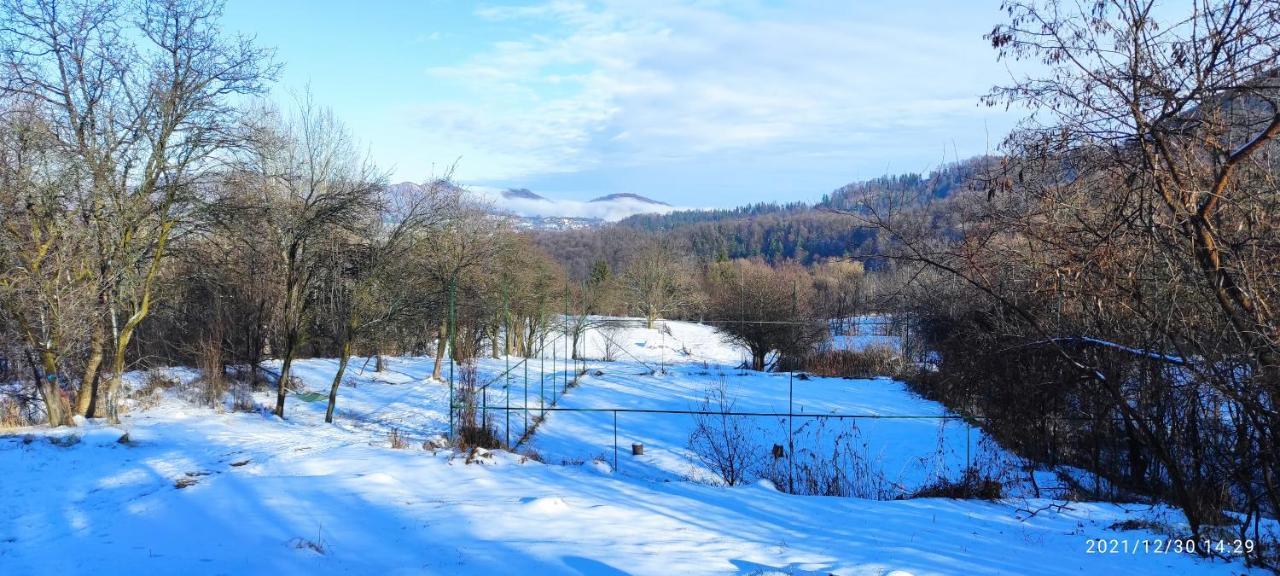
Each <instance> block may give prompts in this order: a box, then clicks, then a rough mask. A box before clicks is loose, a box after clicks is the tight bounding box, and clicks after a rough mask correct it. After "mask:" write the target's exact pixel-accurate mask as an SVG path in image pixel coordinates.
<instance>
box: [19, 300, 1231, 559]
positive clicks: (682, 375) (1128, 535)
mask: <svg viewBox="0 0 1280 576" xmlns="http://www.w3.org/2000/svg"><path fill="white" fill-rule="evenodd" d="M665 326H666V327H667V329H666V330H662V329H654V330H649V329H645V328H643V327H642V326H639V325H632V326H627V327H621V328H606V329H603V330H598V331H594V332H593V333H592V334H589V335H588V338H587V341H586V342H585V344H584V345H583V347H582V349H581V350H582V352H583V354H582V355H583V356H586V357H588V358H601V357H603V356H604V355H605V348H606V346H605V345H604V342H605V340H606V337H607V338H609V339H612V340H613V341H614V342H616V343H617V344H616V345H615V346H611V347H610V348H612V350H611V352H612V355H613V356H614V357H615V358H616V361H614V362H604V361H600V360H590V361H588V362H586V363H585V364H586V369H587V370H588V372H587V374H586V375H585V376H584V377H582V378H581V380H580V381H579V383H578V385H577V386H575V387H573V388H572V389H570V390H569V391H568V392H567V394H563V393H562V392H561V390H560V388H559V387H558V386H563V384H564V382H565V380H566V379H568V378H572V376H570V373H571V372H572V371H573V368H574V366H573V365H572V364H569V365H566V364H565V363H564V362H563V360H562V358H563V347H561V348H554V345H555V342H553V343H552V344H550V345H549V346H548V350H547V358H545V359H542V358H537V359H533V360H531V361H529V362H527V363H522V361H523V359H520V358H502V359H485V360H483V361H481V363H480V367H479V372H480V378H479V379H480V381H481V382H491V384H490V388H489V389H490V392H489V393H488V395H487V399H486V400H487V404H488V405H489V406H495V407H497V406H500V407H502V408H503V410H502V411H493V412H491V413H490V414H489V417H490V418H492V419H493V420H492V421H493V422H494V423H495V424H496V425H498V427H499V433H500V435H505V433H506V431H505V430H504V429H503V427H505V425H506V422H507V414H508V412H507V411H506V410H505V408H506V406H507V405H508V404H507V402H508V398H507V395H506V394H504V390H503V388H504V387H505V388H506V390H507V391H509V392H510V405H511V406H512V407H513V410H512V411H511V412H510V417H511V427H512V435H513V438H514V437H519V436H520V435H521V434H522V433H523V432H524V430H525V427H524V426H525V424H524V422H525V415H526V412H525V411H524V410H523V408H524V407H525V406H526V404H525V398H526V397H527V398H528V404H527V406H528V407H529V411H528V414H529V416H530V418H531V419H532V418H534V417H536V416H537V415H539V414H540V410H539V408H540V407H542V406H544V405H545V406H548V407H549V406H551V400H552V398H553V396H554V398H555V399H556V400H557V404H556V406H558V407H562V408H607V409H613V408H630V409H646V410H647V409H672V410H686V409H690V408H698V407H699V406H700V405H701V402H702V400H703V397H704V394H705V392H706V390H707V389H708V387H714V386H718V385H720V383H721V382H723V385H724V387H725V389H726V390H727V391H728V394H729V396H730V397H732V398H734V399H735V400H736V403H735V405H734V409H735V410H739V411H751V412H768V413H785V412H786V411H787V407H788V397H789V396H790V395H793V396H794V406H795V411H796V413H798V414H805V415H808V414H818V413H839V414H846V415H882V416H887V415H914V416H921V415H923V416H930V415H933V416H941V415H944V414H945V411H944V410H943V409H942V408H941V407H940V406H938V405H936V404H933V403H930V402H927V401H924V400H921V399H919V398H916V397H914V396H912V395H911V394H910V393H908V392H907V391H906V390H905V389H904V388H903V386H902V385H901V384H900V383H897V382H893V381H891V380H886V379H877V380H841V379H819V378H814V379H808V380H803V379H795V380H790V379H789V377H788V376H787V375H785V374H760V373H752V372H746V371H742V370H740V369H737V368H736V366H737V365H738V364H739V363H740V362H741V361H742V358H743V353H742V351H741V350H738V349H737V348H735V347H733V346H731V345H728V344H726V343H724V342H723V340H722V338H721V337H720V336H719V334H717V333H716V332H715V331H714V330H713V329H711V328H709V327H706V326H700V325H696V324H687V323H678V322H671V323H666V324H665ZM552 349H555V350H557V353H556V357H555V360H554V361H553V359H552V357H551V350H552ZM364 364H365V362H364V360H363V359H357V360H353V362H352V367H351V375H350V377H349V380H350V385H347V386H344V387H343V388H342V390H341V396H340V398H339V404H338V406H339V411H338V422H337V423H335V424H333V425H326V424H324V423H323V413H324V401H323V400H314V401H310V402H309V401H306V400H305V399H304V397H302V396H291V397H290V398H289V405H288V411H289V414H290V415H289V418H288V419H287V420H286V421H283V422H282V421H280V420H278V419H276V418H274V417H272V416H270V415H269V414H266V413H264V412H255V413H225V412H215V411H213V410H211V409H207V408H196V407H193V406H191V405H190V404H188V403H186V402H183V401H182V400H180V399H179V398H177V397H176V395H175V394H162V395H161V398H160V399H159V400H158V402H157V403H155V404H153V405H150V406H149V407H146V408H140V409H138V410H135V411H134V412H132V413H131V414H130V415H129V416H128V417H127V419H126V421H125V422H124V423H123V424H122V425H121V426H120V427H119V428H111V427H106V426H104V425H102V424H100V423H89V424H88V425H86V426H83V427H81V428H78V429H74V430H69V429H61V430H53V431H50V430H45V429H26V430H18V431H12V432H8V433H4V434H2V435H0V478H3V480H0V518H3V520H0V574H79V573H96V574H117V573H125V572H130V573H169V574H173V573H184V574H244V573H270V574H317V573H320V574H329V573H334V574H338V573H344V574H368V573H390V574H456V573H465V574H495V573H497V574H543V573H564V574H632V573H634V574H773V573H787V574H829V573H834V574H867V575H883V574H888V573H890V572H892V571H895V570H898V571H905V572H907V573H911V574H917V575H923V574H1081V573H1094V574H1238V573H1241V572H1242V571H1243V570H1244V569H1243V567H1242V566H1241V564H1239V563H1238V562H1237V563H1231V564H1228V563H1224V562H1221V561H1217V562H1215V561H1208V560H1203V559H1198V558H1193V557H1190V556H1187V555H1178V554H1149V553H1138V554H1133V553H1129V554H1090V553H1088V552H1089V544H1088V541H1089V539H1091V538H1093V539H1096V538H1107V539H1112V538H1115V539H1124V540H1128V541H1130V542H1139V541H1141V540H1144V539H1156V538H1162V537H1163V536H1161V535H1158V534H1155V533H1151V532H1147V531H1141V530H1139V531H1123V532H1121V531H1115V530H1112V529H1109V528H1108V527H1110V526H1112V525H1113V524H1115V523H1117V522H1120V521H1125V520H1151V519H1156V520H1159V521H1164V522H1169V523H1174V524H1176V523H1177V518H1178V515H1177V514H1176V513H1174V512H1171V511H1169V510H1166V509H1162V508H1156V509H1152V508H1151V507H1146V506H1131V507H1121V506H1115V505H1108V504H1084V503H1071V504H1069V505H1068V506H1067V507H1066V508H1065V509H1056V508H1048V509H1044V510H1043V511H1041V512H1039V513H1037V514H1035V515H1034V516H1032V517H1030V518H1028V517H1027V516H1028V514H1027V513H1026V512H1025V510H1034V509H1042V508H1046V506H1048V505H1049V504H1051V503H1054V501H1052V500H1044V499H1036V498H1031V497H1029V496H1028V495H1027V494H1025V493H1024V494H1022V495H1020V496H1019V497H1016V498H1011V499H1009V500H1007V501H1002V502H998V503H991V502H980V501H956V500H946V499H910V500H889V501H884V500H864V499H856V498H837V497H810V496H805V497H800V496H790V495H786V494H782V493H780V492H777V491H775V490H773V489H772V488H771V487H770V486H769V485H767V483H752V484H749V485H746V486H739V487H734V488H725V487H719V486H714V485H709V484H707V483H701V482H690V481H686V480H685V479H686V478H696V479H702V480H707V479H708V478H709V477H710V474H709V473H708V472H707V471H706V470H705V468H704V467H701V466H699V465H697V464H696V463H695V459H693V458H692V457H691V455H690V453H689V451H688V437H689V432H690V430H691V427H692V425H693V418H692V417H690V416H688V415H682V414H655V413H635V412H623V413H620V414H619V415H618V418H617V436H618V444H619V446H620V448H621V450H620V453H619V456H618V464H619V466H618V469H617V470H614V469H613V466H612V462H613V446H614V440H613V439H614V418H613V413H612V412H548V416H547V418H546V421H545V422H544V423H542V424H541V426H540V427H539V428H538V431H537V433H536V434H535V435H534V436H533V438H532V439H531V440H530V441H529V442H527V443H526V444H525V445H523V446H521V449H520V450H521V451H528V452H529V453H532V452H537V453H538V454H540V455H541V458H542V460H544V461H545V462H547V464H542V463H539V462H536V461H534V460H530V459H528V458H525V457H523V456H521V455H519V454H510V453H507V452H492V453H487V454H482V455H481V456H480V457H478V458H468V457H467V455H462V454H457V453H453V452H451V451H448V450H440V449H434V448H433V447H432V445H431V443H430V442H428V441H429V440H431V439H433V438H435V437H437V436H438V435H439V434H442V433H444V432H447V430H448V426H449V415H448V398H449V388H448V385H447V384H446V383H442V382H436V381H433V380H431V379H430V378H429V377H430V374H431V368H432V359H430V358H391V359H389V360H388V370H387V371H386V372H383V373H374V372H372V364H371V363H370V364H369V365H368V367H367V368H368V369H365V370H362V366H363V365H364ZM508 366H510V367H511V370H510V372H507V369H508ZM577 367H578V368H582V363H579V364H578V365H577ZM335 368H336V362H335V361H332V360H323V359H315V360H304V361H302V362H300V363H299V364H298V369H297V372H296V374H297V375H298V376H300V377H301V379H302V381H303V383H304V385H305V386H306V388H308V389H309V390H314V391H325V390H327V386H328V382H329V380H330V378H331V377H332V374H333V371H334V369H335ZM526 368H527V369H528V374H529V378H528V379H527V380H526V378H525V369H526ZM504 372H506V374H504ZM446 373H447V369H446ZM175 375H176V376H178V377H180V378H186V379H189V378H190V377H192V374H191V372H190V371H186V370H179V371H176V372H175ZM508 376H510V380H508ZM508 382H509V383H508ZM526 382H528V386H529V388H528V392H529V394H528V395H527V396H526ZM308 397H310V396H308ZM542 398H544V399H545V402H541V401H540V399H542ZM257 400H258V402H259V403H261V404H263V405H269V404H271V403H272V402H271V400H272V399H271V397H270V393H261V395H260V396H259V397H258V398H257ZM785 420H786V419H785V418H778V417H772V416H761V417H755V418H751V419H750V426H751V430H752V432H751V433H752V437H753V439H754V440H755V441H757V442H759V443H761V444H762V445H764V446H768V445H771V444H774V443H785V438H786V430H787V428H786V422H785ZM802 420H807V419H806V418H797V419H796V422H795V428H796V429H798V430H799V432H798V433H797V436H796V437H797V440H796V442H797V444H801V443H803V442H812V441H817V440H816V429H815V428H814V424H812V423H810V424H805V423H803V422H802ZM852 422H854V421H852V420H851V421H847V422H844V423H839V422H838V421H831V423H830V424H829V426H832V427H833V428H831V429H829V430H828V431H825V432H824V434H833V433H834V427H835V426H842V427H843V429H848V428H849V427H850V426H851V425H852ZM856 422H857V433H858V437H859V438H860V440H861V442H863V443H865V448H863V452H864V453H865V454H866V455H867V457H868V458H870V459H871V460H872V461H874V462H875V463H876V465H877V466H878V467H879V468H882V469H883V471H884V474H885V476H886V477H887V478H888V479H889V480H890V481H891V482H893V483H894V484H895V485H896V486H898V487H899V488H901V489H903V490H910V489H911V488H912V487H914V486H918V485H919V484H920V483H922V482H925V481H928V480H929V479H931V478H933V477H935V476H937V475H939V474H942V475H946V474H954V473H956V472H958V470H959V469H960V468H961V467H963V465H964V462H965V458H966V452H967V453H968V457H969V458H978V457H979V454H981V453H983V452H984V451H985V452H987V453H989V454H988V455H987V457H989V458H999V457H1002V455H1000V454H999V451H998V449H991V448H990V447H980V446H979V444H984V443H983V442H981V441H980V439H981V433H980V432H978V431H968V430H966V428H965V425H964V424H963V423H962V422H959V421H950V422H949V423H948V424H946V425H945V426H942V425H940V424H939V421H936V420H929V419H903V420H895V419H867V420H857V421H856ZM393 431H395V433H396V434H398V435H400V436H402V437H403V438H405V439H406V441H407V447H405V448H402V449H394V448H392V447H391V446H390V440H389V438H390V435H391V434H392V432H393ZM125 432H127V433H128V439H127V442H124V443H121V442H119V441H118V440H119V439H120V436H121V435H122V434H124V433H125ZM824 437H826V438H830V436H824ZM77 438H78V441H77V440H76V439H77ZM632 442H642V443H644V444H645V455H644V456H639V457H633V456H631V455H630V445H631V443H632ZM424 443H425V447H424ZM966 448H968V450H966ZM469 460H470V461H469ZM562 463H567V464H563V465H562ZM1059 503H1060V502H1059Z"/></svg>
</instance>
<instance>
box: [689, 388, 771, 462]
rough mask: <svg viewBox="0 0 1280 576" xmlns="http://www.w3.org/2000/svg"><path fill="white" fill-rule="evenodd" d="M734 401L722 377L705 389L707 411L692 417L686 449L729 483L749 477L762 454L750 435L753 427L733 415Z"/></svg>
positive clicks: (704, 408) (702, 407)
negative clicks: (690, 431)
mask: <svg viewBox="0 0 1280 576" xmlns="http://www.w3.org/2000/svg"><path fill="white" fill-rule="evenodd" d="M733 405H734V400H733V399H731V398H729V394H728V390H727V387H726V384H725V380H724V379H723V378H721V379H720V383H719V385H717V386H713V387H711V388H708V389H707V391H706V395H705V397H704V398H703V401H702V405H701V410H702V411H704V412H709V413H710V414H698V415H695V416H694V427H693V432H692V433H691V434H690V435H689V449H690V450H691V451H692V452H693V453H694V455H695V456H697V458H698V460H700V461H702V463H703V464H704V465H706V466H707V468H709V469H711V471H712V472H713V473H715V474H716V475H717V476H719V478H720V480H721V481H722V482H724V483H725V484H726V485H728V486H737V485H739V484H742V483H744V482H746V481H748V480H750V476H751V475H752V474H754V470H755V469H756V467H757V465H758V464H759V462H760V458H761V453H760V450H759V447H758V446H757V445H756V443H755V441H754V439H753V436H754V435H755V434H754V433H755V430H754V429H753V428H752V427H751V425H750V423H749V422H748V421H747V419H746V418H745V417H743V416H733V415H731V414H729V412H732V411H733Z"/></svg>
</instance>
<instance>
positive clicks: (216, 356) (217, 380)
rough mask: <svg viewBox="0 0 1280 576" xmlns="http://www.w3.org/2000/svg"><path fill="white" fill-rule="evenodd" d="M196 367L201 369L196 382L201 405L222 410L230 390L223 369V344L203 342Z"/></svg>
mask: <svg viewBox="0 0 1280 576" xmlns="http://www.w3.org/2000/svg"><path fill="white" fill-rule="evenodd" d="M196 367H197V368H199V369H200V378H199V379H198V380H196V384H197V385H198V386H199V389H198V395H197V399H198V400H199V402H200V404H201V405H204V406H212V407H215V408H221V407H222V398H223V396H225V395H226V393H227V389H228V388H229V382H228V380H227V376H226V372H225V371H224V369H223V358H222V344H221V342H219V341H214V340H213V339H206V340H204V341H202V342H201V343H200V344H199V349H198V350H197V354H196Z"/></svg>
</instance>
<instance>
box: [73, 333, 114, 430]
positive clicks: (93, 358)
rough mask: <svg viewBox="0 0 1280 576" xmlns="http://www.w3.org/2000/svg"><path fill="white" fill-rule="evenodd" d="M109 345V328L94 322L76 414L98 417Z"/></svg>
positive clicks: (81, 379) (77, 398) (77, 396)
mask: <svg viewBox="0 0 1280 576" xmlns="http://www.w3.org/2000/svg"><path fill="white" fill-rule="evenodd" d="M106 344H107V327H106V326H104V325H103V323H102V319H101V318H98V319H95V320H94V326H93V332H92V333H91V336H90V337H89V359H88V360H87V361H86V362H85V366H84V376H83V377H82V378H80V393H79V394H77V395H76V414H79V415H81V416H87V417H93V416H96V415H97V414H96V413H97V411H98V409H99V407H100V404H101V401H100V400H99V399H98V383H99V382H101V381H102V378H101V376H102V374H101V370H100V369H101V368H102V357H103V347H105V346H106Z"/></svg>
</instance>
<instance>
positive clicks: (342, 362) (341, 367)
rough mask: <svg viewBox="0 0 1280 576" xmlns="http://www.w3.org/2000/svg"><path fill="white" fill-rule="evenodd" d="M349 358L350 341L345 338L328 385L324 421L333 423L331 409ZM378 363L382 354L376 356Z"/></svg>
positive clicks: (336, 403) (380, 361)
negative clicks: (335, 371)
mask: <svg viewBox="0 0 1280 576" xmlns="http://www.w3.org/2000/svg"><path fill="white" fill-rule="evenodd" d="M350 359H351V341H350V340H345V341H344V342H343V343H342V356H340V357H339V358H338V372H337V373H336V374H334V375H333V383H332V384H330V385H329V407H328V408H326V409H325V411H324V421H325V422H327V423H330V424H332V423H333V409H334V407H335V406H337V405H338V386H339V385H341V384H342V376H343V374H344V373H346V371H347V361H348V360H350ZM378 364H382V356H378ZM378 371H379V372H381V370H378Z"/></svg>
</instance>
